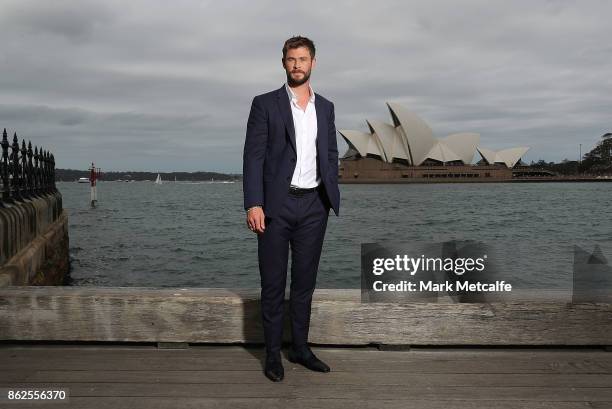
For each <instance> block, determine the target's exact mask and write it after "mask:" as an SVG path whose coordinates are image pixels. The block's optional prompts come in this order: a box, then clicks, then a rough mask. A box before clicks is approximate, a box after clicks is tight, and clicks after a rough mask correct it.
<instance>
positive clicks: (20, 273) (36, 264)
mask: <svg viewBox="0 0 612 409" xmlns="http://www.w3.org/2000/svg"><path fill="white" fill-rule="evenodd" d="M37 205H40V203H38V204H35V205H34V206H37ZM3 210H5V209H3ZM10 210H12V209H10ZM39 211H40V212H45V211H46V210H45V208H44V206H41V207H40V208H39ZM17 212H19V210H18V211H17ZM38 219H43V220H46V217H42V218H38ZM26 223H27V222H26ZM29 226H32V224H30V225H29ZM36 226H37V228H36V229H35V231H36V232H37V234H36V235H35V236H34V237H33V238H31V239H30V241H29V242H28V244H27V245H26V246H24V247H22V248H21V249H20V251H19V252H17V253H16V254H15V255H13V257H11V259H10V260H8V261H7V262H5V264H4V265H2V266H0V287H6V286H9V285H60V284H62V283H63V281H64V278H65V277H66V275H67V274H68V271H69V268H70V267H69V254H68V247H69V239H68V216H67V214H66V212H65V211H62V212H61V213H60V215H59V216H58V217H56V218H55V221H53V222H51V223H38V224H37V225H36ZM43 227H44V230H43ZM17 230H19V229H17ZM22 237H23V236H22Z"/></svg>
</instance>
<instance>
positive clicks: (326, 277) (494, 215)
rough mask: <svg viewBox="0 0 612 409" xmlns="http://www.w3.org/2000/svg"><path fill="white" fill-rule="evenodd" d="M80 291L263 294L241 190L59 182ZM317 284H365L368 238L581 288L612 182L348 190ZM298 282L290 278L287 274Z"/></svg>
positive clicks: (607, 246) (548, 284)
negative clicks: (467, 252) (486, 252)
mask: <svg viewBox="0 0 612 409" xmlns="http://www.w3.org/2000/svg"><path fill="white" fill-rule="evenodd" d="M57 187H58V189H59V190H60V192H61V193H62V195H63V203H64V208H65V209H66V210H67V212H68V218H69V235H70V255H71V268H72V270H71V276H72V279H73V283H72V284H73V285H77V286H89V285H95V286H138V287H230V288H238V287H252V288H257V287H259V272H258V267H257V239H256V236H255V234H254V233H252V232H250V231H249V230H248V229H247V228H246V226H245V214H244V210H243V208H242V185H241V183H234V184H222V183H206V182H193V183H189V182H178V183H174V182H168V183H164V184H161V185H155V184H154V183H153V182H129V183H125V182H110V181H109V182H104V181H100V182H98V207H97V208H95V209H91V208H90V206H89V185H87V184H79V183H76V182H60V183H57ZM340 190H341V195H342V204H341V210H340V217H339V218H337V217H335V215H334V214H333V211H332V212H330V219H329V223H328V229H327V234H326V239H325V243H324V247H323V254H322V257H321V262H320V266H319V273H318V276H317V288H359V286H360V268H361V267H360V251H361V244H362V243H378V242H405V243H415V242H421V243H437V242H443V241H447V240H453V239H455V240H477V241H480V242H483V243H486V244H487V245H489V246H490V247H491V248H493V249H494V250H495V253H496V257H497V264H498V266H499V268H501V269H502V270H503V273H504V274H505V277H508V278H510V279H511V281H512V283H513V285H514V286H515V287H532V288H533V287H541V288H563V287H566V286H568V285H570V284H571V274H572V263H573V249H574V245H578V246H581V247H582V248H584V249H585V250H587V251H592V250H593V248H594V246H595V245H599V246H600V247H601V249H602V251H603V254H604V255H605V256H606V257H607V259H608V261H612V208H611V206H610V200H611V199H612V183H524V184H511V183H486V184H476V183H466V184H463V183H461V184H460V183H456V184H417V185H415V184H410V185H406V184H404V185H341V186H340ZM287 281H288V283H289V281H290V278H289V277H288V280H287Z"/></svg>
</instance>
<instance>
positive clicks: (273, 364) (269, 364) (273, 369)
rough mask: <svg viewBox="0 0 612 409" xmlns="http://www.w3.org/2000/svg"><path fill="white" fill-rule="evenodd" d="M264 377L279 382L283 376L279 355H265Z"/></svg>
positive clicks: (283, 370)
mask: <svg viewBox="0 0 612 409" xmlns="http://www.w3.org/2000/svg"><path fill="white" fill-rule="evenodd" d="M264 373H265V374H266V377H268V379H270V380H271V381H274V382H280V381H282V380H283V378H284V377H285V369H284V368H283V363H282V362H281V358H280V355H279V356H272V357H270V356H268V357H266V368H265V370H264Z"/></svg>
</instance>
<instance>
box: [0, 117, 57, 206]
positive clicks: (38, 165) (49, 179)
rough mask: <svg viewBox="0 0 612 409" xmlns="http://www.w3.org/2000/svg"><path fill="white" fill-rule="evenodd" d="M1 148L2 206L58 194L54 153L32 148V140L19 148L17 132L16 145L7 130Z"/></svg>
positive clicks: (0, 201) (0, 204) (0, 202)
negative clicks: (49, 194) (10, 139)
mask: <svg viewBox="0 0 612 409" xmlns="http://www.w3.org/2000/svg"><path fill="white" fill-rule="evenodd" d="M0 145H1V146H2V157H1V158H0V178H1V179H2V180H1V181H0V187H1V188H2V196H1V197H0V207H1V206H2V205H5V204H8V203H15V202H17V201H23V200H26V199H31V198H35V197H39V196H41V195H44V194H48V193H53V192H57V188H56V187H55V159H54V157H53V154H51V153H50V152H49V151H46V150H43V149H42V148H40V149H39V148H38V147H36V146H35V147H34V149H32V142H29V141H28V145H27V146H26V143H25V140H24V139H22V141H21V147H20V146H19V141H18V139H17V133H15V134H14V135H13V142H12V143H9V138H8V136H7V133H6V128H5V129H4V132H3V134H2V142H1V143H0ZM9 149H10V152H9Z"/></svg>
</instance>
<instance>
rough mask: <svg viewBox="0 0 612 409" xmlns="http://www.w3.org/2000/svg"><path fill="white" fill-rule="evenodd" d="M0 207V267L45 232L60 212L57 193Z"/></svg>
mask: <svg viewBox="0 0 612 409" xmlns="http://www.w3.org/2000/svg"><path fill="white" fill-rule="evenodd" d="M5 206H6V207H0V266H2V265H4V264H5V263H7V262H8V260H10V259H11V258H12V257H13V256H15V255H16V254H17V253H19V252H20V251H21V250H22V249H23V248H25V247H27V246H28V245H29V244H30V242H31V241H32V240H34V239H35V238H36V237H37V236H40V235H41V234H44V233H45V232H46V231H47V230H48V229H49V225H51V224H52V223H53V222H54V221H56V220H57V219H58V218H59V217H60V216H61V215H62V212H63V210H62V195H61V194H60V193H59V192H56V193H51V194H45V195H42V196H40V197H36V198H33V199H26V200H23V201H20V202H16V203H9V204H5Z"/></svg>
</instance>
